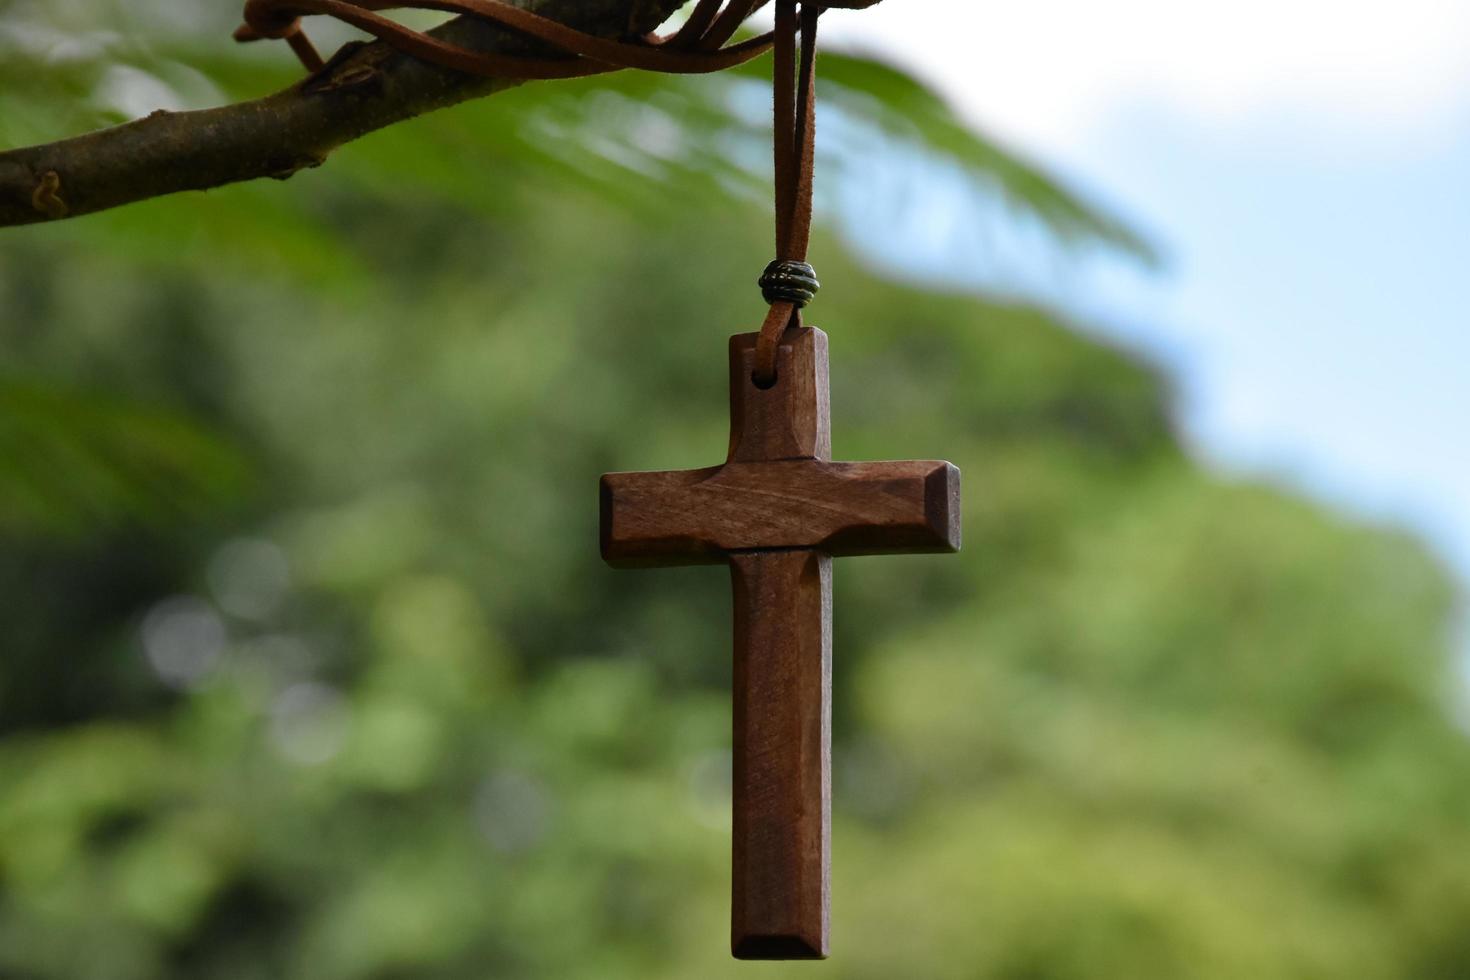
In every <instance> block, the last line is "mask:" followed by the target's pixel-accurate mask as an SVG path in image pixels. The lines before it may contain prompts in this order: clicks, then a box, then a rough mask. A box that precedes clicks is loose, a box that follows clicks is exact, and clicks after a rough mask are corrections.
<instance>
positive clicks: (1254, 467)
mask: <svg viewBox="0 0 1470 980" xmlns="http://www.w3.org/2000/svg"><path fill="white" fill-rule="evenodd" d="M1211 6H1212V7H1213V8H1214V9H1212V10H1204V11H1202V10H1200V9H1198V7H1197V6H1192V5H1181V4H1177V3H1173V4H1166V3H1163V2H1160V0H1115V2H1113V3H1110V4H1107V5H1099V4H1095V3H1084V2H1080V0H1035V2H1033V3H1030V4H1022V5H1016V4H1010V5H991V4H976V3H973V2H971V0H920V2H915V0H905V2H899V0H890V2H889V3H886V4H883V5H881V6H879V7H876V8H872V9H871V10H868V11H861V12H851V13H846V12H844V13H842V14H834V15H832V16H831V17H829V19H828V22H827V23H829V25H830V26H829V27H828V28H826V30H827V34H828V37H829V39H836V40H837V41H838V42H840V43H845V44H847V45H849V46H858V47H860V48H862V49H866V50H870V51H876V52H879V53H881V54H883V55H884V56H885V57H887V58H889V59H890V60H894V61H897V62H900V63H903V64H905V65H907V66H909V67H911V68H913V69H914V70H915V71H916V72H917V73H919V74H921V75H923V76H926V77H928V78H929V79H930V80H931V81H933V82H934V84H935V85H936V86H937V87H939V88H940V89H941V90H942V91H944V92H945V93H946V94H947V95H948V96H949V97H950V98H951V99H952V100H953V101H954V103H955V104H956V106H957V107H958V108H959V109H960V111H961V112H963V113H964V114H965V115H966V116H967V117H968V118H970V119H972V120H973V121H974V122H975V123H976V125H977V126H979V127H980V128H982V129H983V130H985V131H986V132H988V133H990V134H992V135H994V136H996V137H998V138H1000V139H1002V140H1003V141H1005V142H1007V143H1008V144H1009V145H1011V146H1012V147H1014V148H1015V149H1017V150H1019V151H1020V152H1022V153H1023V154H1026V155H1028V156H1030V157H1032V158H1034V159H1036V160H1039V161H1041V162H1043V163H1044V164H1045V165H1046V166H1047V167H1048V168H1050V169H1052V170H1053V171H1054V172H1056V173H1059V174H1061V175H1062V176H1064V177H1066V178H1067V179H1068V180H1069V181H1070V182H1071V183H1072V184H1073V186H1075V187H1078V188H1080V189H1082V190H1083V191H1084V192H1086V193H1087V194H1089V195H1091V196H1092V197H1094V198H1095V199H1096V200H1099V201H1103V202H1106V203H1108V204H1109V205H1110V206H1111V207H1113V208H1114V209H1115V210H1116V211H1118V212H1119V213H1120V214H1122V215H1123V216H1125V217H1126V218H1128V219H1129V220H1131V221H1132V222H1133V223H1135V224H1136V225H1138V226H1140V227H1142V228H1143V229H1144V230H1145V231H1147V232H1148V233H1149V234H1150V235H1151V236H1152V237H1153V238H1154V239H1155V240H1156V241H1157V242H1158V243H1159V244H1160V245H1161V246H1162V247H1163V250H1164V252H1165V254H1166V264H1165V267H1164V268H1163V269H1162V270H1160V271H1158V272H1154V273H1146V272H1143V271H1142V270H1138V269H1136V268H1132V267H1128V266H1123V265H1121V264H1119V263H1116V262H1096V261H1092V262H1089V261H1086V260H1078V261H1077V262H1075V263H1073V264H1071V265H1069V266H1065V267H1063V268H1061V269H1058V268H1055V267H1050V266H1049V267H1047V268H1046V269H1045V270H1044V272H1040V273H1038V272H1037V271H1036V270H1034V269H1032V270H1030V271H1027V268H1026V266H1027V263H1026V260H1025V259H1024V258H1023V259H1021V260H1018V261H1019V265H1017V266H1013V267H1012V268H1009V269H1000V270H999V271H997V269H996V268H995V267H996V266H1000V265H1003V264H1004V261H1003V260H1002V259H1000V258H996V261H995V262H992V263H990V264H989V265H990V267H989V268H987V263H986V261H985V257H981V258H980V259H978V260H977V258H976V256H977V253H976V252H975V250H974V249H971V250H969V251H967V252H965V251H963V250H959V251H957V250H955V249H953V248H950V249H948V252H949V253H950V254H951V255H958V254H964V255H966V256H967V258H966V259H964V260H962V261H963V262H964V264H965V267H964V268H959V267H954V268H951V269H950V270H949V275H951V276H953V277H960V278H963V277H965V276H969V277H970V278H971V279H972V280H973V281H975V282H976V283H979V284H983V283H984V282H985V281H986V279H987V278H989V277H993V278H996V279H999V280H1002V281H1015V280H1016V279H1017V278H1019V279H1021V280H1022V281H1025V282H1027V283H1028V284H1029V289H1030V291H1032V292H1034V293H1037V294H1039V295H1041V296H1043V297H1044V298H1046V299H1047V300H1048V301H1050V302H1054V303H1057V304H1059V305H1061V306H1063V307H1065V308H1068V309H1071V310H1073V311H1074V312H1076V313H1078V314H1079V316H1080V318H1082V319H1085V320H1087V321H1088V322H1092V323H1096V324H1098V325H1099V328H1100V329H1101V330H1102V331H1103V332H1104V333H1106V334H1108V335H1109V336H1111V337H1113V338H1115V339H1119V340H1121V341H1123V342H1125V343H1127V344H1129V345H1132V346H1135V347H1137V348H1138V349H1140V350H1142V351H1144V352H1145V353H1146V354H1147V355H1148V356H1150V357H1152V358H1153V359H1154V360H1156V361H1158V362H1160V363H1162V364H1164V365H1165V366H1166V367H1167V368H1168V369H1169V371H1170V373H1171V375H1172V376H1173V377H1174V378H1175V379H1176V383H1177V385H1178V389H1179V393H1180V396H1181V405H1180V408H1181V415H1182V421H1183V422H1184V424H1185V426H1186V429H1187V431H1188V433H1189V435H1190V437H1191V438H1192V440H1193V441H1194V444H1195V446H1196V449H1197V451H1198V452H1199V453H1200V455H1201V456H1203V457H1205V458H1207V459H1209V460H1211V461H1213V462H1214V464H1215V465H1217V466H1219V467H1222V468H1226V469H1231V470H1236V471H1240V472H1244V473H1249V474H1254V475H1265V476H1269V477H1272V478H1277V479H1282V480H1285V481H1287V482H1289V483H1291V484H1292V485H1294V486H1297V487H1300V488H1303V489H1304V490H1306V491H1308V492H1310V493H1312V494H1314V495H1317V496H1319V497H1322V498H1324V499H1327V500H1330V501H1331V502H1333V503H1335V504H1337V505H1339V506H1341V507H1343V508H1346V509H1348V510H1350V511H1355V512H1357V513H1359V514H1362V515H1364V516H1366V517H1368V518H1371V519H1375V520H1387V521H1391V522H1395V523H1402V524H1406V525H1408V526H1410V527H1412V528H1414V529H1416V530H1418V531H1419V532H1420V533H1421V534H1422V535H1423V536H1424V537H1426V538H1427V539H1428V540H1429V541H1430V542H1431V544H1432V545H1433V546H1434V547H1435V548H1436V550H1437V551H1438V552H1439V553H1440V554H1441V555H1442V556H1443V557H1444V558H1445V559H1446V560H1447V561H1448V562H1449V563H1450V564H1451V565H1452V567H1454V568H1455V569H1457V570H1458V572H1459V573H1460V575H1461V578H1462V580H1463V581H1467V582H1470V447H1467V446H1466V436H1465V432H1464V430H1465V427H1466V424H1467V422H1470V3H1465V2H1464V0H1400V2H1399V3H1398V4H1396V5H1394V6H1393V7H1391V8H1390V7H1385V6H1383V5H1382V4H1373V5H1369V4H1365V3H1355V2H1352V0H1336V2H1332V3H1326V2H1322V0H1275V2H1267V0H1238V2H1237V3H1236V4H1232V5H1230V7H1229V9H1228V12H1227V11H1226V9H1225V8H1223V7H1216V6H1214V5H1211ZM1019 8H1024V9H1019ZM938 23H947V24H948V25H949V29H947V30H945V31H942V32H940V33H939V34H938V36H934V35H930V36H928V37H924V36H923V35H922V33H921V31H922V29H923V28H925V27H928V28H931V29H932V28H933V26H934V25H935V24H938ZM942 237H943V236H942V235H938V236H936V237H934V239H933V240H932V241H931V245H933V246H934V247H935V251H936V252H938V251H941V250H942V249H941V247H940V245H941V242H940V239H941V238H942ZM1017 251H1019V252H1020V253H1024V252H1025V249H1024V247H1022V248H1021V249H1019V250H1012V256H1014V254H1016V253H1017ZM1004 253H1005V250H1004V249H998V250H995V249H993V250H992V251H991V252H989V253H987V255H988V256H989V257H992V258H995V257H997V256H1002V255H1004ZM1011 261H1017V260H1014V258H1012V259H1011ZM1018 269H1019V270H1020V272H1021V274H1020V275H1019V276H1018V275H1017V271H1018Z"/></svg>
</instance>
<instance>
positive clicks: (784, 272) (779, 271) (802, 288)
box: [759, 259, 822, 309]
mask: <svg viewBox="0 0 1470 980" xmlns="http://www.w3.org/2000/svg"><path fill="white" fill-rule="evenodd" d="M759 282H760V287H761V295H762V296H764V297H765V298H766V302H767V303H782V302H785V303H792V304H794V305H795V306H796V308H797V309H801V308H802V307H804V306H806V304H808V303H810V302H811V301H812V298H813V297H814V296H816V295H817V290H818V289H820V288H822V284H821V283H819V282H817V270H816V269H813V268H812V267H811V266H809V265H807V264H806V263H805V262H791V261H787V260H783V259H777V260H776V261H775V262H772V263H771V264H770V265H768V266H766V271H765V272H764V273H762V274H761V277H760V280H759Z"/></svg>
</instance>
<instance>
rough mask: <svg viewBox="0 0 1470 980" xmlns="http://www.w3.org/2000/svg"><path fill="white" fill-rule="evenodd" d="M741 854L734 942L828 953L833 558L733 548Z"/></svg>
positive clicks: (750, 947)
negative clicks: (740, 551) (741, 550)
mask: <svg viewBox="0 0 1470 980" xmlns="http://www.w3.org/2000/svg"><path fill="white" fill-rule="evenodd" d="M730 578H731V582H732V585H733V587H734V593H735V678H734V681H735V684H734V692H735V712H734V716H735V744H734V786H733V790H734V800H735V809H734V840H733V846H732V849H731V852H732V856H733V859H734V863H733V866H734V876H733V886H734V887H733V896H732V903H731V915H730V949H731V951H732V952H733V953H734V954H735V956H737V957H739V958H741V959H820V958H822V957H824V956H826V955H827V936H828V915H829V913H828V904H829V903H828V893H829V890H830V884H829V877H828V868H829V867H830V863H831V862H830V846H831V845H830V830H831V825H832V783H831V771H832V765H831V753H832V748H831V746H832V736H831V732H832V559H831V558H829V557H827V556H826V555H824V554H821V553H820V552H816V551H806V550H800V551H755V552H749V553H746V554H739V555H732V556H731V559H730Z"/></svg>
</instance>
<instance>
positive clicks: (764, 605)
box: [601, 328, 960, 959]
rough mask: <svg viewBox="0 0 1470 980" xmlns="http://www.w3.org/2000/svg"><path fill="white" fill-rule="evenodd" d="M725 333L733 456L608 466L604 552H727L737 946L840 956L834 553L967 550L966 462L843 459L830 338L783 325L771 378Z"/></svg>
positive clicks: (679, 561) (615, 555) (641, 560)
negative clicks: (832, 417) (834, 939)
mask: <svg viewBox="0 0 1470 980" xmlns="http://www.w3.org/2000/svg"><path fill="white" fill-rule="evenodd" d="M755 338H756V335H755V334H741V335H739V336H736V337H733V338H731V341H730V449H729V455H728V458H727V460H726V462H725V464H724V465H722V466H715V467H709V468H707V469H701V470H681V471H670V472H662V473H610V474H608V475H606V476H604V477H603V478H602V487H601V491H602V553H603V557H604V558H606V559H607V561H608V562H610V563H611V564H613V565H616V566H620V567H638V566H650V565H684V564H708V563H717V562H728V563H729V565H730V568H731V580H732V584H733V590H734V605H735V616H734V626H735V658H734V667H735V669H734V720H735V725H734V784H733V790H734V794H733V805H734V840H733V847H732V854H733V858H734V866H733V881H732V884H733V888H732V897H733V902H732V907H731V948H732V951H733V952H734V954H735V955H736V956H737V957H740V958H742V959H814V958H821V957H824V956H826V955H827V951H828V945H829V944H828V933H829V929H828V923H829V893H830V859H829V855H830V847H831V844H830V827H831V727H832V726H831V718H832V561H831V559H832V557H834V556H848V555H863V554H891V553H900V552H948V551H956V550H958V548H959V545H960V524H959V471H958V470H957V469H955V468H954V467H953V466H951V465H950V464H949V463H945V462H939V461H907V462H895V463H834V462H831V455H832V449H831V447H832V438H831V426H830V421H829V412H828V375H827V337H826V334H824V333H822V332H821V331H820V330H816V329H814V328H795V329H792V330H789V331H787V334H786V336H785V337H784V338H783V340H782V344H781V348H780V351H779V354H778V358H777V375H776V382H775V384H774V385H772V386H771V387H769V388H761V387H759V386H757V385H756V384H755V382H754V380H753V372H754V367H755V364H754V352H755Z"/></svg>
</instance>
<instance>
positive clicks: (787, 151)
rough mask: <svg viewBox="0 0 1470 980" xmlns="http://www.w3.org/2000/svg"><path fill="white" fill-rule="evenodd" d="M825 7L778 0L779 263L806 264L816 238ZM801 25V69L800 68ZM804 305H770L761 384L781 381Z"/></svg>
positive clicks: (758, 360) (758, 357) (759, 361)
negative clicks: (779, 356)
mask: <svg viewBox="0 0 1470 980" xmlns="http://www.w3.org/2000/svg"><path fill="white" fill-rule="evenodd" d="M821 12H822V10H821V7H820V6H819V5H817V4H814V3H803V4H802V5H801V12H800V14H799V15H798V13H797V0H776V31H775V35H776V37H775V65H776V67H775V86H774V88H775V148H776V152H775V157H776V257H777V259H778V260H781V261H785V262H805V261H806V253H807V246H808V244H809V243H810V241H811V235H812V178H813V175H814V173H815V171H816V136H817V117H816V101H817V65H816V59H817V18H818V17H819V16H820V15H821ZM798 21H799V22H800V33H801V45H800V49H801V66H800V69H799V70H798V68H797V65H796V55H797V24H798ZM802 305H804V304H802V303H797V302H794V301H792V300H789V299H777V300H775V301H774V302H772V303H771V310H770V312H769V313H768V314H766V322H765V323H764V324H762V326H761V332H760V339H759V340H758V341H757V342H756V347H755V377H754V379H753V380H754V381H755V383H756V384H759V385H762V386H770V385H772V384H774V383H775V381H776V353H777V348H778V347H779V346H780V343H781V337H782V335H784V334H785V333H786V331H787V330H789V329H791V328H792V327H800V326H801V307H802Z"/></svg>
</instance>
